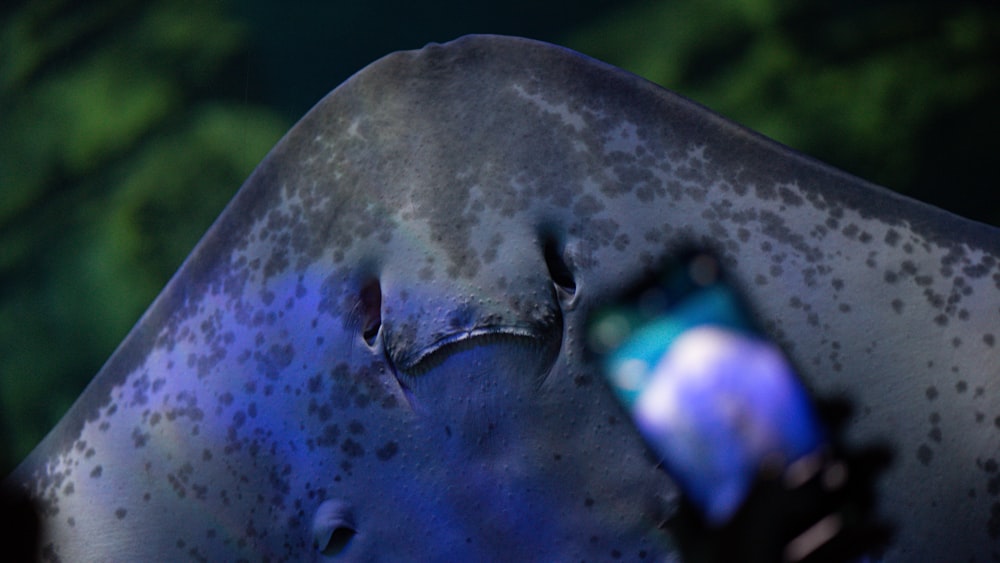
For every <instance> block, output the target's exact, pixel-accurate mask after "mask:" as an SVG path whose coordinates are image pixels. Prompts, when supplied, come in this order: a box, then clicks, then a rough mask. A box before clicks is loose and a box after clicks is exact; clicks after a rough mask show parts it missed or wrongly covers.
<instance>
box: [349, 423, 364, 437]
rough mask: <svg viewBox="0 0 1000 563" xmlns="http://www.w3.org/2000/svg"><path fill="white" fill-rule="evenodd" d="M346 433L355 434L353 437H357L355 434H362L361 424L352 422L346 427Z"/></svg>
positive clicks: (362, 427)
mask: <svg viewBox="0 0 1000 563" xmlns="http://www.w3.org/2000/svg"><path fill="white" fill-rule="evenodd" d="M347 431H348V432H350V433H351V434H355V435H357V434H364V432H365V427H364V425H363V424H361V421H359V420H352V421H351V422H350V423H349V424H348V425H347Z"/></svg>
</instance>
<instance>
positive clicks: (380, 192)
mask: <svg viewBox="0 0 1000 563" xmlns="http://www.w3.org/2000/svg"><path fill="white" fill-rule="evenodd" d="M699 243H707V244H710V245H711V246H712V247H713V248H716V249H718V250H719V251H720V252H721V254H722V259H723V262H724V264H725V266H726V267H727V268H728V270H729V272H730V274H731V277H732V278H733V279H734V280H735V281H736V283H737V284H738V285H739V286H740V288H741V289H742V290H743V291H744V292H745V293H746V295H747V296H748V298H749V300H750V301H751V303H752V305H753V306H754V308H755V309H756V310H757V311H758V313H759V314H760V316H761V318H762V320H763V323H764V326H765V328H766V330H767V331H768V332H769V333H771V334H772V335H773V336H774V337H775V338H776V339H777V340H778V341H780V342H781V343H782V344H784V345H785V346H786V347H787V349H788V350H789V353H790V354H791V355H792V357H793V358H794V360H795V361H796V362H797V363H798V364H799V365H800V366H802V368H803V371H804V374H803V375H804V377H805V379H806V382H807V384H808V385H809V386H810V387H811V388H813V389H815V390H817V391H820V392H823V393H846V394H848V395H849V396H850V397H851V398H853V400H854V401H855V402H856V404H857V407H858V408H857V413H856V416H855V417H854V419H853V420H852V421H851V424H850V429H849V433H850V438H851V439H852V440H857V441H859V442H860V441H867V440H871V439H875V438H879V439H883V440H886V441H888V442H889V443H890V444H891V445H892V446H893V447H894V448H895V450H896V452H897V459H896V462H895V464H894V466H893V467H892V469H891V470H889V472H888V474H887V475H886V476H885V478H884V479H883V481H882V484H881V487H880V489H879V499H880V507H881V510H882V511H883V513H884V514H885V515H886V516H888V517H889V518H890V519H892V520H895V521H896V523H897V526H898V533H897V536H896V542H895V543H894V545H893V546H891V548H890V549H889V550H888V551H887V552H886V554H885V557H884V558H885V560H887V561H900V560H913V559H915V558H917V557H918V555H919V558H920V559H923V560H939V561H940V560H954V561H959V560H961V561H968V560H976V561H989V560H995V559H996V558H998V557H1000V547H998V546H1000V470H998V460H1000V377H998V373H997V372H998V367H997V366H1000V344H998V342H997V338H998V337H1000V323H998V320H1000V265H998V262H997V257H998V256H1000V233H998V231H997V230H996V229H993V228H990V227H987V226H984V225H981V224H977V223H974V222H971V221H967V220H964V219H961V218H959V217H956V216H953V215H950V214H948V213H946V212H943V211H941V210H938V209H934V208H932V207H929V206H927V205H924V204H921V203H918V202H915V201H912V200H909V199H906V198H904V197H901V196H898V195H895V194H893V193H890V192H888V191H886V190H883V189H881V188H878V187H876V186H873V185H870V184H868V183H866V182H863V181H861V180H858V179H857V178H853V177H850V176H848V175H846V174H843V173H841V172H839V171H836V170H834V169H831V168H829V167H827V166H825V165H822V164H820V163H818V162H815V161H813V160H810V159H808V158H806V157H804V156H801V155H799V154H796V153H794V152H792V151H790V150H788V149H787V148H785V147H782V146H780V145H777V144H775V143H773V142H771V141H769V140H767V139H764V138H762V137H760V136H758V135H756V134H754V133H752V132H750V131H747V130H745V129H743V128H741V127H739V126H737V125H735V124H732V123H730V122H728V121H726V120H725V119H723V118H721V117H719V116H717V115H714V114H712V113H711V112H710V111H708V110H706V109H704V108H702V107H700V106H697V105H696V104H693V103H691V102H690V101H687V100H685V99H682V98H680V97H678V96H676V95H674V94H672V93H670V92H667V91H665V90H663V89H661V88H659V87H657V86H655V85H653V84H650V83H648V82H645V81H643V80H641V79H639V78H637V77H635V76H632V75H630V74H628V73H625V72H622V71H620V70H618V69H615V68H613V67H610V66H608V65H605V64H602V63H600V62H597V61H594V60H591V59H589V58H586V57H584V56H581V55H579V54H577V53H574V52H572V51H569V50H565V49H562V48H558V47H554V46H551V45H546V44H542V43H538V42H534V41H529V40H525V39H514V38H505V37H495V36H479V37H467V38H463V39H459V40H456V41H454V42H451V43H448V44H445V45H430V46H427V47H425V48H424V49H422V50H419V51H410V52H403V53H396V54H393V55H389V56H387V57H385V58H383V59H382V60H380V61H378V62H376V63H374V64H372V65H371V66H369V67H368V68H366V69H365V70H363V71H362V72H360V73H358V74H357V75H355V76H354V77H353V78H351V79H350V80H348V81H347V82H346V83H344V84H343V85H342V86H340V87H339V88H337V89H336V90H335V91H334V92H333V93H331V94H330V95H329V96H328V97H326V98H325V99H324V100H322V101H321V102H320V103H319V104H318V105H317V106H316V107H315V108H314V109H313V110H312V111H311V112H310V113H309V114H307V115H306V116H305V117H304V118H303V119H302V121H300V122H299V123H298V124H297V125H296V126H295V127H294V128H293V129H292V130H291V131H290V132H289V133H288V134H287V135H286V136H285V138H284V139H282V140H281V142H280V143H279V144H278V145H277V146H276V147H275V148H274V149H273V151H272V152H271V153H270V154H269V155H268V156H267V158H266V159H265V160H264V161H263V162H262V163H261V164H260V166H259V167H258V168H257V170H256V171H255V172H254V173H253V175H252V176H251V177H250V178H249V179H248V180H247V182H246V184H245V185H244V186H243V188H242V190H241V191H240V192H239V194H238V195H237V196H236V198H235V199H234V200H233V201H232V203H231V204H230V205H229V207H228V208H227V209H226V210H225V212H224V213H223V214H222V216H221V217H220V218H219V219H218V221H217V222H216V224H215V225H214V226H213V227H212V229H211V230H210V231H209V232H208V234H207V235H206V236H205V238H204V239H203V240H202V241H201V242H200V243H199V245H198V247H197V248H196V249H195V250H194V252H193V253H192V255H191V256H190V258H189V259H188V260H187V262H186V263H185V264H184V266H183V267H182V268H181V270H180V271H179V272H178V274H177V275H176V276H175V277H174V279H173V280H172V281H171V282H170V284H169V285H168V286H167V288H166V289H165V290H164V292H163V293H162V294H161V295H160V297H159V298H158V299H157V300H156V301H155V302H154V304H153V305H152V306H151V308H150V309H149V311H148V312H147V313H146V314H145V316H144V317H143V318H142V319H141V320H140V322H139V323H138V325H137V326H136V328H135V329H134V330H133V331H132V333H131V334H130V335H129V336H128V338H127V339H126V340H125V341H124V342H123V343H122V345H121V347H120V348H119V349H118V350H117V351H116V352H115V354H114V355H113V356H112V357H111V359H110V360H109V361H108V363H107V365H105V367H104V368H103V369H102V370H101V371H100V373H99V374H98V375H97V377H96V378H95V379H94V380H93V382H92V383H91V384H90V386H89V387H88V388H87V389H86V391H85V392H84V394H83V395H82V396H81V398H80V399H79V400H78V401H77V403H76V404H75V405H74V407H73V408H72V410H71V411H70V412H69V414H67V416H66V417H65V418H64V419H63V420H62V421H61V422H60V423H59V425H58V426H57V427H56V428H55V430H53V432H52V433H51V434H50V435H49V436H48V437H47V438H46V439H45V441H44V442H43V443H42V444H41V445H40V446H39V447H38V448H37V449H36V450H35V451H34V452H33V453H32V454H31V455H30V456H29V458H28V459H27V460H26V461H25V462H24V463H23V464H22V465H21V466H20V467H19V468H18V469H17V470H16V471H15V473H14V474H13V475H12V476H11V478H10V479H11V481H12V482H14V483H16V484H19V485H22V486H24V487H26V488H27V489H29V490H30V491H31V492H32V493H33V494H34V495H35V496H36V497H37V498H38V499H39V500H40V501H41V503H42V505H43V508H44V513H45V523H46V526H47V536H46V538H45V541H44V547H43V552H42V555H43V559H45V560H49V561H59V560H61V561H84V560H120V561H125V560H153V559H164V558H167V559H179V560H184V559H191V560H201V561H216V560H227V561H234V560H240V559H243V560H267V561H301V560H309V559H316V560H323V559H326V558H328V559H329V560H336V559H337V558H343V559H348V560H368V559H373V558H379V559H384V560H400V559H411V560H445V559H448V560H491V559H492V560H508V561H509V560H550V561H552V560H608V559H616V558H620V559H625V560H642V559H645V560H664V559H668V558H670V557H672V554H674V542H673V540H672V538H671V537H670V536H669V535H668V533H667V532H665V531H664V530H662V529H660V526H659V524H660V523H661V522H663V520H664V519H665V518H667V517H668V516H669V515H670V514H671V513H672V511H673V510H674V509H675V506H676V490H675V487H674V486H673V484H672V482H671V481H670V479H669V478H668V477H667V476H666V475H665V474H664V473H663V472H662V471H661V470H660V469H657V468H656V467H655V464H654V462H653V460H651V459H650V458H649V457H648V454H647V453H646V450H645V449H644V447H643V445H642V442H641V440H640V439H639V438H638V437H637V435H636V433H635V431H634V429H633V428H632V427H631V426H630V424H628V423H627V418H626V416H625V415H624V414H623V412H622V411H621V410H620V407H619V406H618V405H617V404H616V402H615V400H614V398H613V397H612V395H611V393H610V391H609V390H608V389H607V388H606V387H605V386H604V385H603V383H602V380H601V378H600V375H599V373H597V371H596V370H595V367H594V366H593V365H591V364H590V363H588V362H587V361H586V357H585V355H584V344H583V341H582V339H581V333H582V329H583V322H584V319H585V317H586V314H587V312H588V311H589V310H590V309H591V308H592V307H593V305H594V304H596V303H600V302H602V300H605V299H607V298H608V296H610V295H613V294H614V292H615V291H616V290H617V288H619V287H620V286H621V285H622V284H623V282H624V281H626V280H629V279H633V278H635V277H637V276H639V275H640V274H641V273H642V272H643V270H645V269H647V268H648V267H650V266H651V265H653V264H655V263H657V261H658V260H660V259H661V258H662V257H664V256H667V255H669V254H671V253H672V252H674V251H675V250H677V249H678V248H680V247H682V246H687V245H689V244H699Z"/></svg>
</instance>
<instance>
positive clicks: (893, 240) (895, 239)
mask: <svg viewBox="0 0 1000 563" xmlns="http://www.w3.org/2000/svg"><path fill="white" fill-rule="evenodd" d="M899 239H900V236H899V233H897V232H896V231H895V230H893V229H889V230H888V231H887V232H886V233H885V243H886V244H888V245H889V246H893V247H894V246H896V244H897V243H899Z"/></svg>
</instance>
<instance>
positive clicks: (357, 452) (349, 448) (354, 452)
mask: <svg viewBox="0 0 1000 563" xmlns="http://www.w3.org/2000/svg"><path fill="white" fill-rule="evenodd" d="M340 450H341V451H343V452H344V453H345V454H347V455H348V456H349V457H361V456H363V455H365V449H364V448H363V447H362V446H361V444H359V443H357V442H355V441H354V440H352V439H350V438H348V439H346V440H344V443H343V444H342V445H341V446H340Z"/></svg>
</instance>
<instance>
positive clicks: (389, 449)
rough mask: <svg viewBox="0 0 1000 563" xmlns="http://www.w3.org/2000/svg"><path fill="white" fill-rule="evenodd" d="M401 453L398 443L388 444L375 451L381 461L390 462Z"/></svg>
mask: <svg viewBox="0 0 1000 563" xmlns="http://www.w3.org/2000/svg"><path fill="white" fill-rule="evenodd" d="M397 452H399V445H398V444H397V443H396V442H386V443H385V445H383V446H382V447H381V448H378V449H377V450H375V457H377V458H378V459H379V460H380V461H388V460H390V459H392V458H393V457H394V456H395V455H396V453H397Z"/></svg>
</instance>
